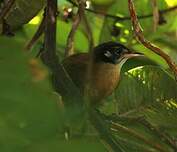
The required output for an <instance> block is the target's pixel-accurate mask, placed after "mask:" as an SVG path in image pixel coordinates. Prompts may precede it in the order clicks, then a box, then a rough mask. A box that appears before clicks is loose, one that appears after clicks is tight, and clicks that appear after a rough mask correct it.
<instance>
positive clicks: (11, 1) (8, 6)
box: [0, 0, 15, 22]
mask: <svg viewBox="0 0 177 152" xmlns="http://www.w3.org/2000/svg"><path fill="white" fill-rule="evenodd" d="M14 3H15V0H9V1H8V2H7V4H6V5H5V6H4V7H3V8H2V11H1V12H0V22H2V21H3V19H4V17H5V16H6V15H7V13H8V12H9V11H10V10H11V8H12V6H13V5H14Z"/></svg>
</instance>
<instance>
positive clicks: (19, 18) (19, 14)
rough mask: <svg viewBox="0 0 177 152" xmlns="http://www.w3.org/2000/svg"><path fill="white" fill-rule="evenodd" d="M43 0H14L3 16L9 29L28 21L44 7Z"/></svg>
mask: <svg viewBox="0 0 177 152" xmlns="http://www.w3.org/2000/svg"><path fill="white" fill-rule="evenodd" d="M44 5H45V0H37V1H36V0H16V1H15V4H14V5H13V7H12V9H11V10H10V12H9V13H8V14H7V16H6V17H5V20H6V23H7V24H8V25H9V26H10V29H11V30H14V29H17V28H19V27H21V26H22V25H23V24H26V23H28V22H29V21H30V20H31V19H32V18H33V17H34V16H36V14H37V13H38V12H39V11H40V10H41V9H42V8H43V7H44Z"/></svg>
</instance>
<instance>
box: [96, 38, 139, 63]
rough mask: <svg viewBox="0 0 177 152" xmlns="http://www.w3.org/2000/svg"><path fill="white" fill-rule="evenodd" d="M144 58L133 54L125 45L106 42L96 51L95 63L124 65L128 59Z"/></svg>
mask: <svg viewBox="0 0 177 152" xmlns="http://www.w3.org/2000/svg"><path fill="white" fill-rule="evenodd" d="M136 56H142V54H140V53H136V52H132V51H130V50H129V49H128V48H127V47H125V46H124V45H122V44H120V43H117V42H112V41H110V42H106V43H102V44H100V45H98V46H97V47H95V49H94V61H95V62H105V63H110V64H115V65H117V64H120V65H122V64H123V63H124V62H125V61H126V60H127V59H129V58H132V57H136Z"/></svg>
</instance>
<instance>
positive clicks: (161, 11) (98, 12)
mask: <svg viewBox="0 0 177 152" xmlns="http://www.w3.org/2000/svg"><path fill="white" fill-rule="evenodd" d="M67 1H68V2H70V3H71V4H73V6H76V7H78V5H77V4H76V3H75V2H73V1H72V0H67ZM176 9H177V5H176V6H173V7H170V8H167V9H163V10H159V13H160V14H166V13H168V12H171V11H174V10H176ZM85 10H86V11H88V12H90V13H94V14H99V15H102V16H104V17H108V18H112V19H116V20H117V21H127V20H130V19H131V17H130V16H126V17H120V16H115V15H112V14H107V13H105V12H101V11H96V10H93V9H88V8H85ZM152 16H153V14H147V15H141V16H137V17H138V19H146V18H150V17H152Z"/></svg>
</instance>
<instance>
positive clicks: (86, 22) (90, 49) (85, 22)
mask: <svg viewBox="0 0 177 152" xmlns="http://www.w3.org/2000/svg"><path fill="white" fill-rule="evenodd" d="M83 22H84V24H85V28H86V36H87V38H88V41H89V52H90V53H91V52H92V50H93V46H94V42H93V33H92V29H91V27H90V24H89V22H88V19H87V16H86V15H85V13H84V14H83Z"/></svg>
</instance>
